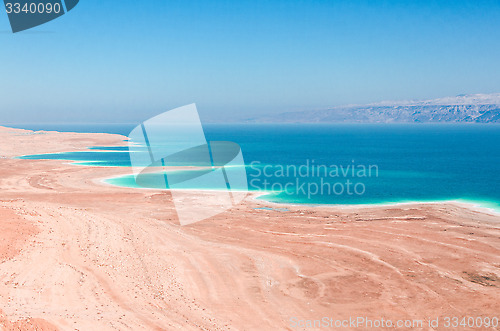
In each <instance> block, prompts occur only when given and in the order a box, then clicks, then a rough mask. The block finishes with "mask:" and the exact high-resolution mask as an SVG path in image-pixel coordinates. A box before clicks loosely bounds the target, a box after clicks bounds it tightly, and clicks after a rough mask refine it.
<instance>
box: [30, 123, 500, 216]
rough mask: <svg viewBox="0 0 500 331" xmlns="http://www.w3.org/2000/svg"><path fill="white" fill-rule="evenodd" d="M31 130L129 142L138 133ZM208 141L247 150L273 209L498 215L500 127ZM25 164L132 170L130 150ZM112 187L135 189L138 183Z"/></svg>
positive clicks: (215, 129) (398, 128)
mask: <svg viewBox="0 0 500 331" xmlns="http://www.w3.org/2000/svg"><path fill="white" fill-rule="evenodd" d="M25 128H27V129H35V130H42V129H43V130H56V131H76V132H108V133H119V134H123V135H127V134H128V133H129V132H130V130H131V129H132V128H133V125H115V126H109V125H108V126H106V125H103V126H100V127H96V126H85V125H82V126H77V127H75V126H67V127H61V126H60V125H59V126H53V127H47V126H45V127H29V126H28V127H25ZM205 134H206V136H207V140H209V141H233V142H236V143H238V144H239V145H240V146H241V149H242V153H243V156H244V158H245V163H246V165H247V166H246V170H247V176H248V182H249V188H250V189H251V190H265V191H266V192H267V193H268V194H267V195H265V196H264V197H263V198H264V199H265V200H268V201H274V202H286V203H303V204H390V203H399V202H410V201H426V202H427V201H447V200H459V201H466V202H474V203H478V204H480V205H482V206H485V207H491V208H495V209H499V210H500V176H499V172H500V126H499V125H494V124H491V125H478V124H473V125H451V124H433V125H427V124H413V125H403V124H392V125H389V124H380V125H378V124H377V125H375V124H370V125H207V126H205ZM24 158H27V159H62V160H71V161H76V162H78V164H80V165H93V166H96V165H97V166H121V167H128V166H130V160H129V157H128V150H127V148H122V147H114V148H109V147H106V146H89V150H88V151H86V152H76V153H62V154H50V155H33V156H25V157H24ZM353 169H354V171H353ZM363 169H364V170H363ZM159 182H160V181H156V180H155V175H151V178H150V179H149V180H148V183H149V184H148V185H149V186H151V187H153V188H158V187H159V184H158V183H159ZM108 183H111V184H114V185H120V186H129V187H137V185H136V184H135V181H134V178H133V176H132V175H130V176H125V177H121V178H112V179H109V180H108Z"/></svg>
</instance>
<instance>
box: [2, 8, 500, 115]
mask: <svg viewBox="0 0 500 331" xmlns="http://www.w3.org/2000/svg"><path fill="white" fill-rule="evenodd" d="M0 64H1V67H0V116H1V117H0V123H19V122H36V121H42V122H82V121H85V122H136V121H140V120H143V119H146V118H148V117H150V116H152V115H155V114H157V113H160V112H163V111H165V110H168V109H170V108H174V107H177V106H181V105H185V104H189V103H192V102H196V103H197V105H198V109H199V111H200V114H201V115H202V117H203V118H204V119H206V120H209V119H211V120H217V119H219V120H220V121H223V120H224V118H227V117H231V118H233V117H252V116H256V115H259V114H268V113H271V112H272V113H275V112H283V111H295V110H297V111H299V110H307V109H317V108H324V107H329V106H333V105H340V104H348V103H367V102H375V101H381V100H388V99H390V100H394V99H395V100H398V99H425V98H434V97H440V96H449V95H456V94H461V93H492V92H500V1H498V0H497V1H480V0H475V1H460V0H455V1H404V0H400V1H376V0H371V1H368V0H367V1H355V0H346V1H334V0H329V1H326V0H325V1H319V0H301V1H293V0H280V1H278V0H275V1H272V0H230V1H217V0H211V1H210V0H207V1H191V0H175V1H166V0H153V1H128V0H121V1H103V0H81V1H80V4H79V5H78V6H77V7H76V8H75V9H74V10H73V11H71V12H69V13H68V14H66V15H64V16H63V17H61V18H59V19H57V20H55V21H53V22H50V23H48V24H45V25H43V26H40V27H38V28H36V29H33V30H29V31H27V32H22V33H18V34H12V33H11V32H10V27H9V23H8V18H7V15H6V13H5V11H3V10H2V11H1V13H0Z"/></svg>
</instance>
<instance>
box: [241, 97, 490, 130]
mask: <svg viewBox="0 0 500 331" xmlns="http://www.w3.org/2000/svg"><path fill="white" fill-rule="evenodd" d="M246 122H249V123H441V122H443V123H446V122H451V123H458V122H459V123H467V122H470V123H500V93H495V94H471V95H458V96H456V97H446V98H439V99H434V100H425V101H400V102H393V101H385V102H380V103H373V104H368V105H348V106H340V107H333V108H329V109H322V110H310V111H301V112H289V113H282V114H278V115H273V116H266V117H260V118H252V119H247V120H246Z"/></svg>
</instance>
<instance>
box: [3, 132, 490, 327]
mask: <svg viewBox="0 0 500 331" xmlns="http://www.w3.org/2000/svg"><path fill="white" fill-rule="evenodd" d="M0 137H1V142H0V156H1V157H3V158H1V159H0V173H1V174H2V175H1V176H0V188H1V191H0V192H1V193H0V222H1V224H2V227H3V229H4V231H2V232H0V237H1V238H0V239H1V240H0V242H1V244H0V259H1V262H0V279H1V282H0V309H1V310H2V312H3V314H0V325H2V326H3V327H4V328H5V329H7V330H18V329H21V330H35V329H36V330H53V329H59V330H76V329H77V330H176V329H180V330H280V329H290V330H293V329H297V330H299V329H302V328H292V327H291V322H290V321H291V319H294V318H295V319H297V320H301V319H320V318H322V317H324V316H326V317H334V318H338V319H340V318H349V317H353V318H356V317H358V316H361V317H368V318H372V319H377V318H384V319H393V320H397V319H422V320H427V319H428V318H431V317H432V318H434V317H438V316H442V317H444V316H450V317H453V316H456V317H463V316H474V317H477V316H489V317H493V316H499V315H500V311H499V305H498V302H499V301H500V217H499V216H498V215H495V214H492V213H489V212H488V211H486V210H479V209H473V208H470V207H469V206H464V205H459V204H453V203H446V204H445V203H443V204H409V205H398V206H391V207H363V208H354V207H305V206H287V210H285V211H283V210H281V209H277V208H276V207H283V206H277V205H274V204H271V203H266V202H263V201H261V200H256V199H254V198H255V195H250V196H249V197H248V198H247V199H246V200H245V202H244V203H242V204H241V205H239V206H237V207H235V208H233V209H232V210H230V211H227V212H225V213H222V214H220V215H218V216H216V217H213V218H211V219H209V220H206V221H203V222H199V223H195V224H192V225H189V226H185V227H181V226H179V225H178V222H177V220H176V214H175V211H174V209H173V206H172V201H171V197H170V194H169V193H168V192H162V191H157V190H131V189H125V188H118V187H112V186H109V185H105V184H102V183H101V181H100V180H101V179H102V178H106V177H111V176H117V175H121V174H126V173H128V170H127V169H124V168H94V167H83V166H73V165H70V164H67V163H65V162H61V161H33V160H19V159H12V157H14V156H18V155H24V154H34V153H44V152H63V151H73V150H82V149H84V148H85V147H87V146H92V145H99V146H102V145H119V144H123V139H124V137H121V136H116V135H106V134H69V133H68V134H62V133H55V132H54V133H37V134H33V132H30V131H23V130H14V129H4V128H1V129H0ZM192 199H203V193H197V195H196V196H194V197H192ZM262 207H269V208H267V209H257V208H262ZM311 329H313V328H308V330H311ZM426 329H428V327H426Z"/></svg>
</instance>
